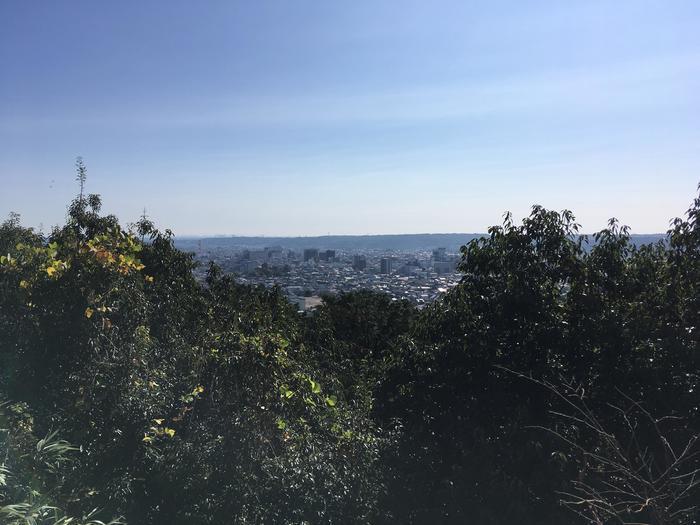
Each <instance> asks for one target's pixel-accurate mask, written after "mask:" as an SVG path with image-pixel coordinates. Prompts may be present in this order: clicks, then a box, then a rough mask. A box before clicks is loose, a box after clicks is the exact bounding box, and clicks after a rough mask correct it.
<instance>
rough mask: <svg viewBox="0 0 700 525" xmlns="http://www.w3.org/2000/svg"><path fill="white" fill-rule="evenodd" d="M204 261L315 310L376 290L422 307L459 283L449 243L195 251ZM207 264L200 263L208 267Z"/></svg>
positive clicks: (302, 306) (239, 279) (198, 257)
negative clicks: (326, 301)
mask: <svg viewBox="0 0 700 525" xmlns="http://www.w3.org/2000/svg"><path fill="white" fill-rule="evenodd" d="M196 257H197V259H198V260H200V261H201V262H203V263H207V262H209V261H214V262H215V263H217V264H218V265H219V266H220V267H221V268H222V269H223V271H225V272H228V273H232V274H235V275H236V278H237V280H238V281H239V282H241V283H247V284H253V285H263V286H267V287H272V286H279V287H280V288H281V289H282V290H283V291H284V293H285V294H286V295H287V297H288V299H289V301H290V302H291V303H292V304H296V305H297V306H298V308H299V310H304V311H306V310H312V309H313V308H315V307H317V306H318V305H319V304H321V302H322V299H321V297H322V296H323V295H324V294H336V293H342V292H351V291H356V290H373V291H376V292H382V293H387V294H389V295H390V296H391V297H392V298H394V299H395V300H401V299H405V300H408V301H410V302H412V303H413V304H415V305H417V306H418V307H419V308H422V307H424V306H425V305H427V304H429V303H430V302H432V301H433V300H435V299H436V298H437V297H438V296H439V295H440V294H442V293H445V292H446V291H447V290H448V289H449V288H451V287H452V286H454V285H456V284H457V283H458V282H459V279H460V274H459V273H458V272H457V264H458V262H459V255H458V254H456V253H448V252H447V250H446V249H445V248H437V249H435V250H432V251H430V250H417V251H411V252H400V251H389V250H359V251H354V252H346V251H339V250H321V249H318V248H305V249H303V250H301V251H295V250H289V249H283V248H282V247H281V246H270V247H266V248H264V249H254V250H251V249H243V248H237V249H233V248H221V247H219V248H214V249H209V250H202V249H201V248H200V249H199V250H198V251H197V252H196ZM205 268H206V264H202V265H200V269H199V271H200V272H203V271H204V269H205Z"/></svg>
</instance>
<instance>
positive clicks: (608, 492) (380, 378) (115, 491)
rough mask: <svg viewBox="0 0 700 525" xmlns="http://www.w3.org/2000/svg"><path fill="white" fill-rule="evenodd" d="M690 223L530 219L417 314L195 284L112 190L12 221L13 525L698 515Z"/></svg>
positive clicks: (5, 425) (547, 520) (6, 455)
mask: <svg viewBox="0 0 700 525" xmlns="http://www.w3.org/2000/svg"><path fill="white" fill-rule="evenodd" d="M81 182H82V183H84V178H83V180H82V181H81ZM699 218H700V200H696V201H695V202H694V204H693V206H692V207H691V209H690V210H689V211H688V213H687V215H686V217H685V218H684V219H683V220H680V219H678V220H676V221H674V222H673V223H672V226H671V229H670V231H669V232H668V235H667V237H666V239H665V241H664V242H662V243H659V244H656V245H648V246H643V247H640V248H636V247H635V246H633V245H632V243H630V240H629V236H628V233H627V230H626V228H624V227H620V226H618V224H617V223H616V222H614V221H612V222H611V223H610V226H609V228H608V229H606V230H604V231H602V232H600V233H599V234H597V235H595V236H594V238H592V239H587V238H586V237H584V236H580V235H579V234H578V225H577V224H576V223H575V221H574V218H573V216H572V215H571V214H570V213H569V212H563V213H555V212H552V211H547V210H544V209H542V208H540V207H535V208H533V211H532V214H531V215H530V216H529V217H528V218H526V219H524V220H523V222H522V224H520V225H517V224H514V223H513V222H512V221H511V218H510V217H509V216H507V217H506V219H505V221H504V224H503V225H502V226H500V227H494V228H492V229H491V230H490V231H489V235H488V236H487V237H485V238H483V239H479V240H475V241H472V242H471V243H470V244H469V245H467V246H465V247H463V249H462V254H463V258H462V263H461V265H460V270H461V271H462V273H463V278H462V281H461V283H460V284H459V285H458V286H457V287H456V288H455V289H453V290H452V291H451V292H449V293H448V294H446V295H445V296H444V297H443V298H442V299H441V300H438V301H437V302H435V303H434V304H433V305H431V306H430V307H428V308H426V309H425V310H422V311H417V310H415V309H414V308H413V307H412V306H411V305H409V304H407V303H403V302H396V301H392V300H390V299H389V298H388V297H386V296H383V295H378V294H374V293H370V292H361V293H355V294H347V295H341V296H338V297H327V298H325V304H324V306H323V307H321V308H320V309H319V310H318V311H317V312H316V314H315V315H300V314H298V313H297V312H296V311H295V309H294V308H292V307H291V306H290V305H289V304H288V303H287V301H286V300H285V298H284V296H283V295H282V294H281V292H280V291H279V290H277V289H272V290H265V289H261V288H254V287H248V286H242V285H240V284H238V283H236V281H235V280H234V279H233V278H231V277H230V276H226V275H222V274H221V272H220V270H219V269H218V268H217V267H216V266H214V265H212V266H211V267H210V268H209V271H208V273H207V278H206V281H205V282H202V283H200V282H197V281H196V280H195V279H194V277H193V274H192V269H193V267H194V263H193V259H192V257H191V255H190V254H187V253H183V252H181V251H178V250H177V249H175V247H174V245H173V239H172V234H171V233H170V232H169V231H166V232H160V231H158V230H156V229H155V228H154V227H153V225H152V224H151V223H150V222H149V221H147V220H145V219H142V220H141V221H140V222H138V223H137V224H135V225H133V226H132V227H131V229H130V230H128V231H126V230H124V229H122V227H121V226H120V225H119V223H118V221H117V220H116V218H114V217H111V216H103V215H101V214H100V199H99V197H97V196H94V195H89V196H84V195H83V193H82V191H81V194H80V196H79V197H78V198H77V199H76V200H75V201H74V202H73V204H72V205H71V206H70V208H69V214H68V220H67V222H66V224H65V225H64V226H63V227H61V228H56V229H54V231H52V232H51V234H50V235H48V236H46V237H44V236H42V235H40V234H38V233H36V232H34V231H32V230H31V229H27V228H24V227H22V226H21V224H20V222H19V218H18V217H17V216H16V215H12V216H11V217H10V219H8V220H7V221H6V222H5V223H3V224H2V226H0V254H3V255H2V256H1V258H0V396H1V397H2V400H3V401H2V404H1V405H0V447H2V449H1V450H0V452H1V456H2V457H1V458H0V521H2V522H3V523H40V524H43V523H51V524H55V523H60V524H64V525H65V524H68V523H76V524H81V523H82V524H96V523H100V522H99V521H98V520H102V521H104V522H105V523H107V522H109V521H110V520H115V523H116V522H117V521H120V522H125V523H130V524H149V523H150V524H159V523H169V524H170V523H172V524H179V523H182V524H224V523H225V524H228V523H290V524H291V523H419V524H423V523H425V524H430V523H474V524H532V523H538V524H553V525H554V524H561V523H600V524H603V523H620V522H622V523H627V522H630V523H632V522H633V523H649V524H686V523H688V524H689V523H694V522H695V521H693V520H694V519H695V518H696V517H697V515H698V511H697V510H696V509H695V508H694V505H696V504H697V503H698V502H700V492H699V487H698V483H697V478H698V477H699V475H698V472H700V471H699V470H698V469H699V468H700V457H699V454H700V443H698V435H699V434H700V413H699V408H700V397H699V395H698V387H699V386H700V385H699V384H698V382H699V371H698V364H699V362H698V360H699V354H698V343H699V337H700V336H699V335H698V329H697V327H698V326H699V324H698V323H699V322H700V224H699V223H698V219H699ZM32 520H33V521H32Z"/></svg>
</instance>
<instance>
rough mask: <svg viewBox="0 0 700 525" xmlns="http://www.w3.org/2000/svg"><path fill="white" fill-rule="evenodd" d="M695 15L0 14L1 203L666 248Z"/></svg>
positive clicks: (355, 230) (445, 10)
mask: <svg viewBox="0 0 700 525" xmlns="http://www.w3.org/2000/svg"><path fill="white" fill-rule="evenodd" d="M699 21H700V4H698V3H697V2H694V1H668V0H663V1H643V2H640V1H617V2H600V1H594V2H591V1H570V2H553V1H537V2H517V1H514V0H502V1H497V2H462V1H439V2H417V1H411V2H384V1H383V2H360V3H358V2H323V3H320V2H282V1H278V2H265V3H260V2H229V1H218V2H208V3H207V4H206V7H204V6H202V5H201V4H195V3H189V2H173V1H168V2H162V1H161V2H148V3H143V2H119V3H112V4H97V3H95V2H88V1H76V2H70V3H34V2H31V3H30V2H16V1H6V2H2V5H0V71H1V74H2V82H0V182H2V187H3V189H2V192H0V209H2V210H16V211H18V212H21V213H22V217H23V221H24V222H25V223H26V224H28V225H32V226H35V227H37V226H39V224H42V225H43V226H44V228H45V229H48V228H49V227H50V226H51V225H53V224H58V223H61V222H62V221H63V219H64V217H65V203H66V202H68V201H69V200H70V198H71V197H72V195H74V194H75V192H76V188H77V187H76V184H75V182H74V172H73V163H74V159H75V157H76V156H78V155H82V156H83V157H84V159H85V162H86V164H87V166H88V186H87V190H88V191H90V192H95V193H99V194H102V195H103V196H104V197H105V198H104V207H105V210H106V211H107V212H111V213H115V214H116V215H117V216H118V217H119V218H120V219H121V220H123V221H133V220H135V219H136V218H137V217H138V216H139V215H140V214H141V213H142V210H143V208H144V207H145V208H146V209H147V212H148V214H149V216H151V217H153V219H154V220H155V221H156V223H157V224H159V225H165V226H167V227H169V228H171V229H173V230H174V231H175V233H176V234H178V235H212V234H239V235H319V234H327V233H331V234H378V233H418V232H483V231H485V230H486V228H487V227H488V226H489V225H491V224H494V223H497V222H499V221H500V218H501V214H502V213H503V212H504V211H506V210H510V211H512V212H513V213H514V215H515V217H516V218H520V217H522V216H524V215H526V214H527V213H528V210H529V207H530V206H531V205H532V204H535V203H539V204H542V205H544V206H546V207H549V208H553V209H558V210H559V209H564V208H568V209H572V210H573V211H574V213H575V214H576V216H577V218H578V220H579V222H581V223H582V224H583V227H584V230H585V231H595V230H597V229H599V228H601V227H604V225H605V223H606V221H607V219H608V218H609V217H610V216H612V215H616V216H617V217H619V218H620V220H621V221H622V222H624V223H626V224H629V225H630V226H631V227H632V230H633V231H634V232H636V233H652V232H661V231H665V230H666V229H667V227H668V221H669V219H671V218H672V217H675V216H677V215H680V214H682V213H683V211H684V210H685V208H686V207H687V201H688V195H690V194H692V193H693V191H694V190H695V186H696V184H697V181H698V173H700V169H699V168H700V150H699V149H698V147H697V145H698V143H699V140H700V127H699V126H698V115H699V114H700V112H699V110H700V97H698V95H697V94H698V93H700V36H699V33H698V31H697V27H698V22H699Z"/></svg>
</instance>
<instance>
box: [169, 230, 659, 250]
mask: <svg viewBox="0 0 700 525" xmlns="http://www.w3.org/2000/svg"><path fill="white" fill-rule="evenodd" d="M487 235H488V234H486V233H406V234H395V235H321V236H314V237H245V236H231V237H187V238H180V239H176V240H175V245H176V246H177V247H178V248H180V249H182V250H186V251H193V250H196V249H198V247H199V245H200V243H201V247H202V249H217V248H229V249H231V248H239V249H262V248H265V247H267V246H281V247H282V248H284V249H288V250H303V249H304V248H319V249H322V250H347V251H352V250H396V251H412V250H431V249H434V248H446V249H447V250H449V251H458V250H459V248H460V246H463V245H464V244H467V243H468V242H469V241H471V240H473V239H478V238H480V237H486V236H487ZM664 237H665V234H660V233H658V234H639V235H632V236H631V239H632V242H633V243H634V244H635V245H637V246H639V245H642V244H651V243H655V242H657V241H659V240H661V239H663V238H664ZM589 238H590V237H589ZM591 242H592V238H591Z"/></svg>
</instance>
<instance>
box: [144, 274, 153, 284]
mask: <svg viewBox="0 0 700 525" xmlns="http://www.w3.org/2000/svg"><path fill="white" fill-rule="evenodd" d="M146 282H147V283H152V282H153V276H151V275H147V276H146Z"/></svg>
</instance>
